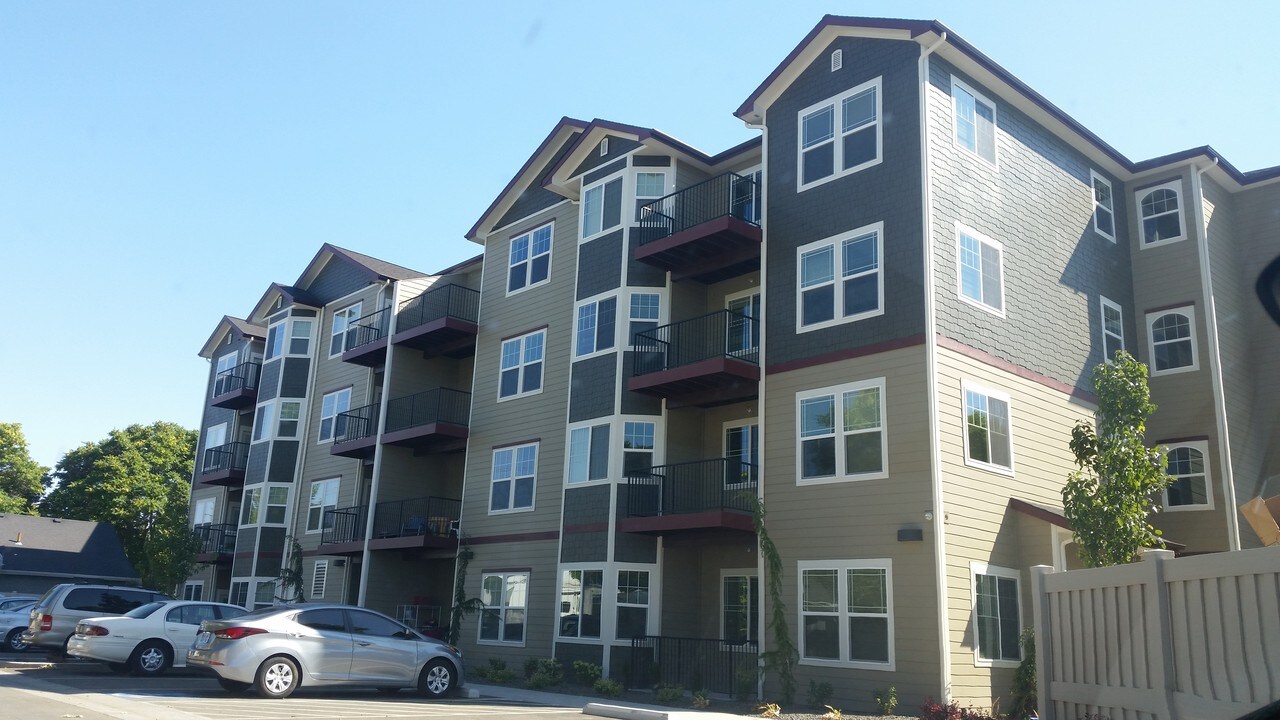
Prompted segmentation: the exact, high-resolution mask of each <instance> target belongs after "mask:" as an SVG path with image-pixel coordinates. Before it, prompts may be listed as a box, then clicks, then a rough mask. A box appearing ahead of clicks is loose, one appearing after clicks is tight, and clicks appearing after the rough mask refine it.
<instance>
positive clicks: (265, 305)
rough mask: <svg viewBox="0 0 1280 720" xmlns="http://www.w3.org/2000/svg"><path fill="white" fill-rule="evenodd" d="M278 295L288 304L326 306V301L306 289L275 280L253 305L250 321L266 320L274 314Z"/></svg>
mask: <svg viewBox="0 0 1280 720" xmlns="http://www.w3.org/2000/svg"><path fill="white" fill-rule="evenodd" d="M277 297H283V298H284V299H285V304H286V305H290V304H292V305H306V306H307V307H313V308H319V307H323V306H324V303H322V302H320V300H319V299H317V298H315V297H313V296H312V295H311V293H309V292H307V291H306V290H303V289H301V288H296V287H294V286H292V285H281V284H280V283H274V282H273V283H271V284H270V285H268V286H267V291H266V292H264V293H262V297H260V298H258V302H257V303H256V304H255V305H254V306H253V311H252V312H250V313H249V318H250V321H253V320H266V318H267V316H269V315H271V314H272V306H273V305H275V300H276V298H277Z"/></svg>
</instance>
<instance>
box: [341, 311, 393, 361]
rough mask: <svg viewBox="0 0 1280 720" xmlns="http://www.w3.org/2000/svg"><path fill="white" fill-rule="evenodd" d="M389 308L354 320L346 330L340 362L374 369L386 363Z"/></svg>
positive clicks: (389, 319)
mask: <svg viewBox="0 0 1280 720" xmlns="http://www.w3.org/2000/svg"><path fill="white" fill-rule="evenodd" d="M390 323H391V308H389V307H386V308H382V309H381V310H379V311H377V312H372V313H369V314H368V315H365V316H364V317H362V318H358V319H356V320H354V321H353V322H352V323H351V325H350V326H349V327H348V328H347V337H346V341H345V342H344V343H343V346H342V362H349V363H355V364H356V365H364V366H365V367H376V366H378V365H381V364H383V363H385V362H386V361H387V332H388V328H389V327H390Z"/></svg>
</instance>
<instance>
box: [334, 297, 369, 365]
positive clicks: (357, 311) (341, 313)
mask: <svg viewBox="0 0 1280 720" xmlns="http://www.w3.org/2000/svg"><path fill="white" fill-rule="evenodd" d="M363 307H364V302H363V301H359V302H354V303H351V304H350V305H347V306H346V307H344V308H341V309H340V310H335V311H334V313H333V319H332V320H331V321H330V323H331V324H330V326H329V357H330V358H336V357H340V356H341V355H342V353H343V351H344V349H345V348H346V347H347V332H348V331H349V330H350V329H351V323H353V322H355V321H356V320H359V319H360V318H362V317H364V316H363V315H362V314H361V309H362V308H363ZM339 318H342V329H338V319H339ZM338 336H341V337H342V339H341V340H340V341H338V352H336V353H335V352H333V343H334V340H335V339H336V338H337V337H338Z"/></svg>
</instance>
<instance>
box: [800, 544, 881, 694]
mask: <svg viewBox="0 0 1280 720" xmlns="http://www.w3.org/2000/svg"><path fill="white" fill-rule="evenodd" d="M798 565H799V575H800V583H799V591H800V599H799V606H800V628H801V631H800V663H801V664H802V665H829V666H845V667H859V668H867V669H873V670H892V669H893V666H894V652H893V566H892V561H891V560H887V559H884V560H817V561H801V562H800V563H798Z"/></svg>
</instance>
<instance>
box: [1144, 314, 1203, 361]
mask: <svg viewBox="0 0 1280 720" xmlns="http://www.w3.org/2000/svg"><path fill="white" fill-rule="evenodd" d="M1195 317H1196V313H1195V307H1193V306H1190V305H1188V306H1187V307H1181V308H1175V309H1173V310H1165V311H1162V312H1158V313H1148V314H1147V330H1148V333H1147V334H1148V336H1149V338H1150V342H1151V346H1150V348H1149V349H1150V353H1151V374H1152V375H1171V374H1173V373H1180V372H1188V371H1191V370H1198V369H1199V368H1200V365H1199V363H1198V362H1197V360H1196V326H1195Z"/></svg>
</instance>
